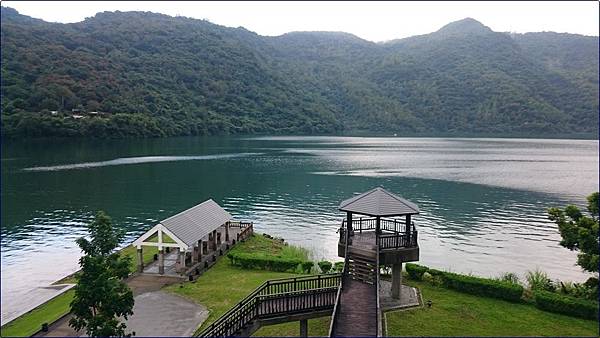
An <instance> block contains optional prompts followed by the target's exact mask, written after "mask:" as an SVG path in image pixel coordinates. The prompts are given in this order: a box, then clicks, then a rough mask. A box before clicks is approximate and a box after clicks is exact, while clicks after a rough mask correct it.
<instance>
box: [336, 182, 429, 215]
mask: <svg viewBox="0 0 600 338" xmlns="http://www.w3.org/2000/svg"><path fill="white" fill-rule="evenodd" d="M339 210H341V211H349V212H352V213H356V214H362V215H367V216H374V217H377V216H401V215H415V214H418V213H419V207H418V206H417V205H416V204H414V203H412V202H410V201H407V200H405V199H404V198H402V197H400V196H397V195H395V194H393V193H391V192H389V191H387V190H385V189H383V188H381V187H377V188H375V189H372V190H369V191H367V192H364V193H362V194H360V195H357V196H354V197H352V198H349V199H347V200H344V201H342V203H340V206H339Z"/></svg>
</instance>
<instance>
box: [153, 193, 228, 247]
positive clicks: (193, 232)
mask: <svg viewBox="0 0 600 338" xmlns="http://www.w3.org/2000/svg"><path fill="white" fill-rule="evenodd" d="M232 219H233V217H231V215H230V214H229V213H228V212H227V211H225V209H223V208H221V206H219V205H218V204H217V203H216V202H215V201H213V200H212V199H208V200H206V201H204V202H202V203H200V204H198V205H196V206H194V207H191V208H189V209H187V210H184V211H182V212H180V213H178V214H177V215H173V216H171V217H169V218H166V219H164V220H162V221H160V224H162V225H163V226H164V227H165V228H167V230H169V231H170V232H172V233H173V234H174V235H175V236H176V237H177V238H178V239H180V240H181V241H182V242H184V243H186V244H187V245H188V246H192V245H193V243H194V242H196V241H198V240H199V239H202V238H203V237H204V236H206V235H208V234H209V233H211V232H212V231H213V230H215V229H217V228H218V227H220V226H221V225H223V224H225V223H226V222H228V221H230V220H232Z"/></svg>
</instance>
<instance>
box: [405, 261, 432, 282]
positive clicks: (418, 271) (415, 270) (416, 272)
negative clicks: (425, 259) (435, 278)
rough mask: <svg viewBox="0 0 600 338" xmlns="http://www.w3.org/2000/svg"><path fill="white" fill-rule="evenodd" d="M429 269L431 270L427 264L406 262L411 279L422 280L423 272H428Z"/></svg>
mask: <svg viewBox="0 0 600 338" xmlns="http://www.w3.org/2000/svg"><path fill="white" fill-rule="evenodd" d="M427 270H429V268H428V267H426V266H422V265H418V264H411V263H406V272H407V273H408V277H410V279H413V280H422V279H423V274H424V273H425V272H427Z"/></svg>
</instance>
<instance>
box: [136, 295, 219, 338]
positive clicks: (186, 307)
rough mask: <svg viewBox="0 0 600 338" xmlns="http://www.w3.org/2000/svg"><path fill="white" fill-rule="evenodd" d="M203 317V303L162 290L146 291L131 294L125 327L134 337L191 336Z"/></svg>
mask: <svg viewBox="0 0 600 338" xmlns="http://www.w3.org/2000/svg"><path fill="white" fill-rule="evenodd" d="M206 318H208V310H207V309H206V308H205V307H204V306H201V305H198V304H196V303H194V302H192V301H189V300H187V299H185V298H183V297H180V296H177V295H174V294H171V293H168V292H165V291H154V292H146V293H143V294H141V295H138V296H136V297H135V305H134V307H133V316H131V317H130V318H129V319H128V320H127V330H128V332H135V336H137V337H169V336H175V337H183V336H191V335H192V334H194V331H196V328H197V327H198V326H200V324H202V323H203V322H204V321H205V320H206Z"/></svg>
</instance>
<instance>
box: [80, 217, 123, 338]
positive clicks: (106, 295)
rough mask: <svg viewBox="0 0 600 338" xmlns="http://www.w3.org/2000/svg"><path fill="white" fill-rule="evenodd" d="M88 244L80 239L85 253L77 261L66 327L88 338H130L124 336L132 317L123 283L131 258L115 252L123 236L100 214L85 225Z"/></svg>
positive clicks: (108, 219)
mask: <svg viewBox="0 0 600 338" xmlns="http://www.w3.org/2000/svg"><path fill="white" fill-rule="evenodd" d="M88 231H89V233H90V238H91V239H90V240H88V239H86V238H83V237H81V238H79V239H78V240H77V244H78V245H79V247H80V248H81V250H82V251H83V252H84V256H83V257H81V258H80V259H79V265H80V266H81V272H80V273H79V274H78V276H77V285H76V286H75V287H74V289H75V297H74V299H73V301H72V302H71V311H72V312H73V318H72V319H71V320H70V321H69V325H70V326H71V327H73V328H74V329H76V330H82V329H84V328H85V330H86V334H87V335H88V336H93V337H98V336H119V337H122V336H131V335H130V334H126V333H125V329H126V325H125V324H124V323H121V322H120V321H119V317H123V318H125V319H127V317H128V316H130V315H132V314H133V311H132V309H133V293H132V292H131V290H130V289H129V287H128V286H127V284H125V282H124V281H123V279H124V278H125V277H127V276H128V275H129V265H130V264H129V263H130V262H129V260H130V257H129V256H126V257H121V256H120V255H119V253H118V252H114V249H115V248H116V247H117V245H118V244H119V242H120V240H121V239H122V238H123V233H122V232H120V231H117V230H116V229H114V228H113V226H112V223H111V220H110V217H108V216H107V215H106V214H105V213H104V212H102V211H99V212H98V213H97V214H96V218H95V219H94V221H93V222H91V223H90V224H89V225H88Z"/></svg>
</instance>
